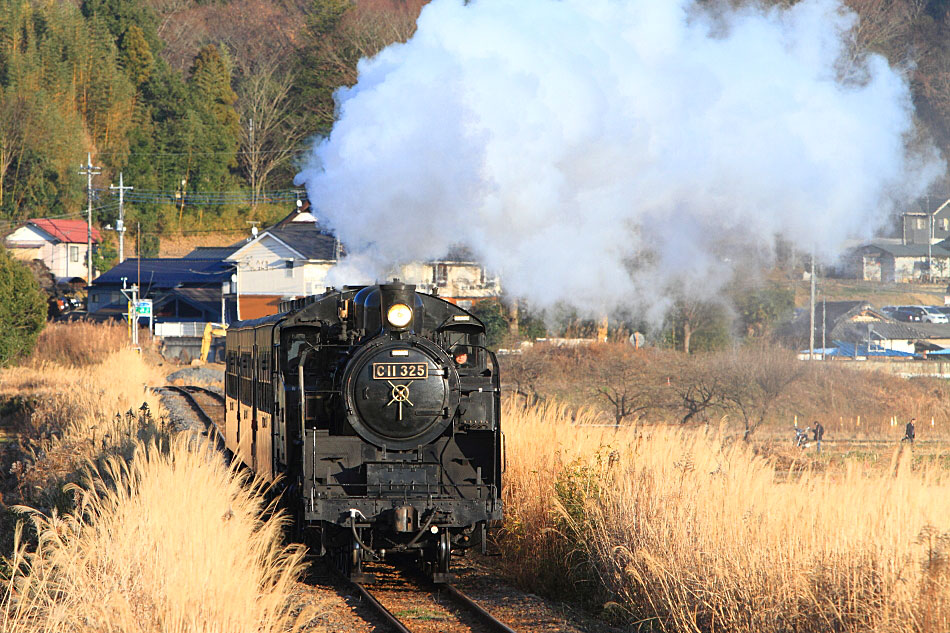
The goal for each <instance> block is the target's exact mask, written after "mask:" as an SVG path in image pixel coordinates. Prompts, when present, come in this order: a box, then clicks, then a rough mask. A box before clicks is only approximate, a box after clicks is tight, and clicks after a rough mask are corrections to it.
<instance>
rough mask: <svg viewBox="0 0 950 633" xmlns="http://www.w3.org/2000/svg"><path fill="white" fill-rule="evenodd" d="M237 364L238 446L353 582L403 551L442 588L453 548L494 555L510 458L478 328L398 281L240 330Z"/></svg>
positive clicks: (229, 435) (230, 339)
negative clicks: (491, 532) (376, 562)
mask: <svg viewBox="0 0 950 633" xmlns="http://www.w3.org/2000/svg"><path fill="white" fill-rule="evenodd" d="M226 362H227V370H226V378H225V392H226V400H227V401H226V407H225V409H226V413H225V424H224V436H225V443H226V445H227V448H228V449H229V450H230V451H231V452H232V453H233V454H234V456H235V457H236V458H237V459H239V460H241V461H242V462H243V463H244V464H246V465H247V466H248V467H249V468H251V469H252V470H253V471H254V472H255V473H257V474H258V475H259V476H261V477H263V478H264V479H266V480H269V481H278V486H279V487H282V494H283V499H284V502H285V504H286V506H287V508H288V510H289V511H290V512H291V514H292V515H293V517H294V520H295V524H296V526H297V527H298V528H299V529H300V530H301V534H302V536H304V537H305V538H307V539H308V540H309V541H310V542H311V544H312V545H313V546H314V549H316V550H318V551H320V552H321V553H324V554H327V553H335V554H337V555H338V556H339V559H340V561H341V562H342V564H343V565H344V567H345V569H347V570H348V571H349V573H350V574H351V576H353V577H361V576H362V575H363V572H362V563H363V562H365V561H367V560H370V559H373V558H382V557H385V556H388V555H389V556H391V555H393V554H398V553H403V554H409V555H412V556H416V557H418V558H419V560H420V561H421V562H422V563H423V564H424V566H425V567H426V569H427V570H428V571H429V572H430V573H431V574H432V577H433V578H434V579H435V580H437V581H440V580H442V581H444V580H446V579H448V578H449V577H450V559H451V554H452V552H453V551H454V550H455V551H458V550H461V549H467V548H470V547H473V546H481V547H482V548H484V546H485V536H486V529H487V528H488V527H492V526H494V525H495V524H497V523H498V522H500V520H501V517H502V507H501V485H502V469H503V462H504V457H503V445H502V442H503V437H502V433H501V427H500V384H499V376H498V363H497V360H496V359H495V356H494V354H492V353H491V352H490V351H489V350H488V349H486V348H485V326H484V325H483V324H482V323H481V322H480V321H479V320H478V319H476V318H475V317H474V316H472V315H471V314H469V313H468V312H466V311H465V310H462V309H461V308H459V307H458V306H456V305H454V304H452V303H450V302H448V301H444V300H442V299H439V298H437V297H434V296H430V295H427V294H423V293H418V292H416V291H415V286H412V285H407V284H403V283H399V282H398V280H394V281H393V283H390V284H381V285H374V286H359V287H350V286H347V287H344V288H343V290H342V291H337V290H328V291H327V292H326V293H324V294H322V295H319V296H311V297H306V298H303V299H297V300H294V301H287V302H283V303H281V306H280V313H279V314H277V315H275V316H272V317H266V318H263V319H256V320H253V321H240V322H237V323H234V324H232V325H231V327H230V328H229V329H228V333H227V355H226Z"/></svg>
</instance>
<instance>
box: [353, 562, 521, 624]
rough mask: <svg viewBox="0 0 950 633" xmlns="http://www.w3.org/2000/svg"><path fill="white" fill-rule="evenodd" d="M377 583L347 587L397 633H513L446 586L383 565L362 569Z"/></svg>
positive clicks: (377, 564)
mask: <svg viewBox="0 0 950 633" xmlns="http://www.w3.org/2000/svg"><path fill="white" fill-rule="evenodd" d="M364 570H365V571H367V572H368V573H371V574H373V575H374V576H375V577H376V582H374V583H372V584H364V583H360V582H355V581H350V584H351V585H352V586H353V588H354V589H355V590H356V592H357V593H358V594H359V596H360V597H361V598H362V599H363V601H364V602H365V603H366V604H367V605H369V606H370V607H371V608H372V609H373V610H374V611H376V612H377V613H378V614H379V616H380V617H381V618H382V619H383V620H384V621H385V622H386V623H387V624H388V625H389V626H390V627H391V628H392V629H393V630H395V631H398V633H423V632H428V631H438V632H439V633H462V632H469V631H471V632H476V633H485V632H490V633H515V631H514V630H513V629H512V628H511V627H509V626H508V625H507V624H505V623H504V622H502V621H501V620H499V619H497V618H496V617H494V616H493V615H492V614H491V613H489V612H488V611H486V610H485V609H484V608H483V607H482V606H481V605H479V604H478V603H477V602H475V601H474V600H472V599H471V598H470V597H468V596H467V595H465V594H464V593H463V592H462V591H460V590H459V589H457V588H455V587H453V586H452V585H449V584H434V583H431V582H429V581H428V580H425V579H422V578H420V577H419V576H418V575H416V574H414V573H413V572H409V571H406V570H404V569H402V568H399V567H395V566H392V565H389V564H383V563H370V564H366V565H364Z"/></svg>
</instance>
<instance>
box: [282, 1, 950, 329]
mask: <svg viewBox="0 0 950 633" xmlns="http://www.w3.org/2000/svg"><path fill="white" fill-rule="evenodd" d="M703 6H705V5H702V6H700V5H698V4H696V3H694V2H691V1H689V0H666V1H663V2H656V1H655V0H627V1H622V0H560V1H555V0H472V1H471V2H469V3H467V4H466V3H464V2H463V1H462V0H434V1H433V2H432V3H430V4H429V5H427V6H426V7H425V8H424V9H423V11H422V13H421V15H420V17H419V20H418V29H417V31H416V33H415V35H414V36H413V37H412V39H411V40H409V41H408V42H407V43H405V44H396V45H393V46H390V47H388V48H386V49H385V50H383V51H382V52H381V53H379V54H378V55H377V56H376V57H374V58H372V59H364V60H363V61H361V62H360V65H359V80H358V82H357V83H356V85H354V86H353V87H352V88H348V89H341V90H340V91H339V92H338V93H337V103H338V109H339V112H338V120H337V122H336V124H335V126H334V128H333V131H332V133H331V134H330V136H329V137H328V138H325V139H322V140H321V141H319V142H318V143H317V144H316V145H315V148H314V150H313V152H312V155H310V157H309V160H308V162H307V165H306V167H305V168H304V169H303V171H302V172H301V173H300V174H299V175H298V176H297V182H298V183H305V184H306V186H307V190H308V193H309V196H310V199H311V200H312V201H314V203H315V206H316V208H317V211H318V213H319V214H320V216H321V219H322V220H323V221H324V222H325V223H327V224H328V225H329V226H330V227H332V229H333V230H335V231H336V232H337V234H338V236H339V237H340V239H341V240H342V241H343V243H344V244H345V245H346V246H347V248H348V250H349V252H350V253H353V254H354V255H355V257H354V259H353V261H354V262H359V264H360V267H361V270H362V272H364V273H366V274H368V275H370V276H371V277H376V276H379V278H382V277H383V276H384V275H385V274H386V272H387V270H389V269H390V267H391V266H392V265H394V264H397V263H400V262H406V261H410V260H417V259H427V258H435V257H439V256H442V255H444V254H445V252H446V251H447V249H448V248H449V247H450V245H453V244H457V243H464V244H466V245H468V246H469V247H470V248H471V249H472V250H473V251H474V252H475V253H476V254H477V255H478V256H479V258H480V259H481V260H482V261H483V262H484V263H485V264H486V265H487V266H488V267H489V268H490V269H491V270H492V271H494V272H496V273H497V274H499V275H500V276H501V280H502V284H503V285H504V287H505V289H506V291H508V292H509V293H511V294H513V295H516V296H521V297H524V298H526V299H527V300H529V301H530V302H532V303H534V304H536V305H541V306H544V305H550V304H553V303H554V302H558V301H567V302H569V303H571V304H573V305H575V306H581V307H585V308H589V309H590V310H591V311H598V310H605V309H609V308H611V307H615V306H618V305H639V306H641V308H643V309H644V310H645V311H646V312H649V313H652V314H653V315H654V316H656V315H658V314H659V313H661V312H662V310H663V309H664V308H665V307H666V305H667V303H668V301H669V299H668V297H669V296H670V295H671V292H688V293H693V294H697V295H699V296H703V297H709V296H712V295H714V294H715V292H716V291H717V290H718V289H719V288H721V286H722V285H723V284H724V283H726V282H727V281H728V280H729V279H730V277H731V276H732V275H733V274H735V273H736V272H739V273H744V272H745V271H744V270H743V266H744V262H746V260H747V259H748V256H749V255H752V254H754V255H756V256H765V257H768V256H770V254H771V253H772V252H773V251H774V247H775V241H776V239H777V238H779V237H781V238H783V239H784V240H787V241H788V242H790V243H791V244H793V245H794V246H795V247H796V248H799V249H801V250H802V251H805V252H807V251H810V250H812V249H814V250H815V252H817V253H818V254H819V257H822V258H824V259H825V260H826V261H827V260H830V259H831V258H832V257H833V256H834V255H835V254H836V253H837V252H838V251H839V249H840V248H841V245H842V242H844V241H845V240H846V239H848V238H866V237H869V236H871V235H872V234H873V232H874V231H875V229H877V228H879V227H880V226H881V225H882V224H883V223H884V222H885V221H886V220H887V219H888V217H890V215H891V214H892V213H893V211H894V207H895V201H906V200H908V199H912V198H913V197H914V196H916V195H918V194H919V193H920V192H922V191H923V189H924V188H925V187H926V185H927V184H928V183H929V182H930V181H931V180H932V179H933V178H934V177H935V176H936V175H938V174H939V173H940V172H941V170H942V169H943V168H944V166H943V165H942V164H941V163H940V162H939V161H937V160H936V159H935V158H934V157H933V154H932V152H922V153H921V152H918V153H916V154H912V153H911V152H909V151H908V149H907V146H906V143H907V140H908V138H909V137H910V136H911V135H912V133H913V121H912V115H913V112H912V104H911V99H910V91H909V88H908V85H907V81H906V80H905V78H904V77H902V76H901V74H899V73H898V72H897V71H896V70H894V69H892V68H890V67H889V66H888V64H887V62H886V60H885V59H884V58H882V57H880V56H877V55H868V56H864V57H859V58H857V59H859V60H860V61H857V62H856V61H849V60H853V59H854V58H855V56H854V55H852V54H851V52H850V51H849V48H848V42H849V39H848V34H849V31H850V29H851V28H852V27H853V25H854V24H855V21H856V19H857V18H856V16H855V15H854V14H853V13H851V12H850V11H848V10H847V9H846V8H844V7H843V6H842V5H841V4H840V2H838V1H837V0H803V1H802V2H799V3H797V4H795V5H794V6H793V7H792V8H789V9H771V10H765V9H762V8H743V9H726V10H719V11H716V12H713V11H712V10H710V9H706V8H703ZM915 156H916V158H915ZM737 269H738V270H737ZM350 270H354V271H355V269H354V268H351V269H350ZM354 274H355V272H354ZM354 281H355V280H354Z"/></svg>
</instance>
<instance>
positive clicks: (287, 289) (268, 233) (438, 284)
mask: <svg viewBox="0 0 950 633" xmlns="http://www.w3.org/2000/svg"><path fill="white" fill-rule="evenodd" d="M344 253H345V249H344V248H343V246H342V245H341V244H340V242H339V241H338V240H337V239H336V237H335V236H334V235H333V234H332V233H331V232H330V231H328V230H326V229H324V228H323V227H321V226H320V223H319V222H318V220H317V219H316V217H314V215H313V214H312V213H311V212H310V208H309V204H308V203H305V204H304V205H302V206H301V207H300V208H299V209H297V210H295V211H294V212H292V213H291V214H289V215H288V216H287V217H285V218H284V219H282V220H281V221H280V222H278V223H276V224H274V225H273V226H271V227H268V228H267V229H265V230H263V231H261V232H259V233H257V234H256V235H254V236H253V237H252V238H251V239H249V240H247V241H244V242H239V243H237V244H235V245H233V246H230V247H224V248H217V247H216V248H200V247H199V248H198V249H195V251H193V252H192V253H189V254H188V255H187V256H186V259H189V258H213V257H220V258H221V259H223V261H225V262H229V263H230V264H232V265H233V266H234V268H235V274H236V286H237V301H238V314H239V315H240V317H239V318H241V319H254V318H259V317H263V316H268V315H271V314H276V313H277V312H278V309H279V305H280V302H281V301H283V300H287V299H293V298H298V297H304V296H308V295H314V294H319V293H321V292H323V291H324V290H325V289H326V286H327V278H328V276H329V274H330V271H331V270H332V269H333V268H334V267H335V266H336V265H337V264H338V263H339V261H340V259H341V258H342V257H343V255H344ZM390 276H392V277H398V278H399V279H401V280H403V281H405V282H406V283H411V284H415V285H416V286H417V287H418V288H419V290H420V291H421V292H427V293H432V294H436V293H437V294H438V295H439V296H441V297H443V298H445V299H447V300H449V301H452V302H454V303H457V304H458V305H460V306H462V307H469V306H471V304H472V303H473V302H474V301H477V300H479V299H482V298H485V297H494V296H498V295H499V294H501V287H500V284H499V282H498V279H497V278H495V277H492V276H490V275H488V274H487V273H486V271H485V269H484V268H483V267H482V266H481V264H479V263H478V262H477V261H475V258H474V256H473V255H472V253H471V252H469V251H467V250H466V249H462V248H455V249H452V250H451V251H450V252H449V253H447V254H446V255H445V257H442V258H439V259H437V260H433V261H428V262H413V263H410V264H406V265H403V266H400V267H398V268H397V269H395V270H393V271H391V275H390Z"/></svg>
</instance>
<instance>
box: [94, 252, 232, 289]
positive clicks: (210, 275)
mask: <svg viewBox="0 0 950 633" xmlns="http://www.w3.org/2000/svg"><path fill="white" fill-rule="evenodd" d="M139 261H140V260H138V259H136V258H132V259H127V260H125V261H124V262H122V263H121V264H119V265H118V266H115V267H114V268H112V269H111V270H109V271H107V272H106V273H104V274H102V275H100V276H99V277H98V278H96V280H95V281H93V283H92V285H93V286H101V285H121V284H122V278H123V277H125V278H126V283H128V284H129V285H132V284H134V283H136V282H137V280H140V282H141V283H140V287H141V288H142V289H143V291H144V290H145V289H146V288H149V287H151V288H174V287H175V286H178V285H181V284H193V285H205V284H220V283H222V282H225V281H230V279H231V275H232V274H233V273H234V264H233V263H232V262H224V261H221V260H220V259H188V258H180V259H171V258H165V259H162V258H143V259H142V260H141V267H140V266H139Z"/></svg>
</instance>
